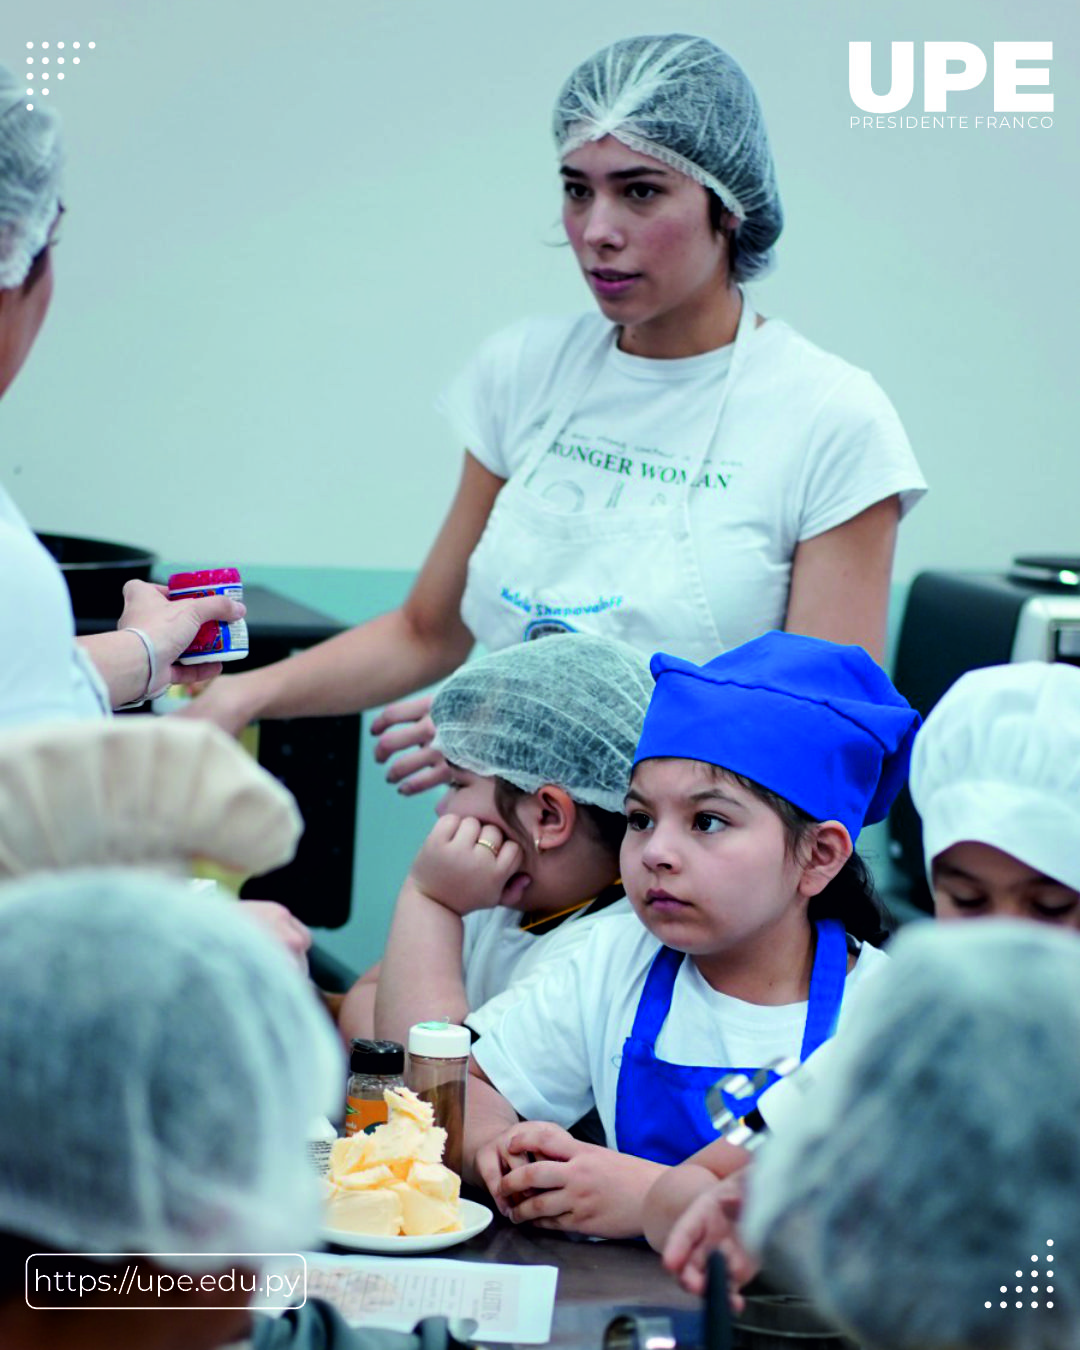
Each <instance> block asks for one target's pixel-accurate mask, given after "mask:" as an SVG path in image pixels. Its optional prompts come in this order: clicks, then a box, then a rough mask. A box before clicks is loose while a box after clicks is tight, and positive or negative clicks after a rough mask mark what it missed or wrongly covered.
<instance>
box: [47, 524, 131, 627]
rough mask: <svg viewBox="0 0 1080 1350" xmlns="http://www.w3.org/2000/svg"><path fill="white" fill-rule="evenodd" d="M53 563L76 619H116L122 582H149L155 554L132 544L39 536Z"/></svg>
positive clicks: (119, 610)
mask: <svg viewBox="0 0 1080 1350" xmlns="http://www.w3.org/2000/svg"><path fill="white" fill-rule="evenodd" d="M38 538H39V539H40V540H41V542H42V544H44V546H45V547H46V548H47V549H48V551H49V552H50V553H51V554H52V556H53V557H54V558H55V559H56V561H57V563H58V564H59V566H60V571H61V572H63V574H64V580H65V581H66V582H67V586H68V590H69V591H70V592H71V608H72V609H73V610H74V611H75V617H76V619H113V620H115V619H118V618H119V617H120V613H121V611H122V610H123V608H124V597H123V588H124V582H125V581H129V580H131V579H132V578H135V580H137V581H149V580H150V571H151V569H152V568H153V566H154V564H155V563H156V562H157V560H158V558H157V554H156V553H151V552H150V551H149V549H145V548H136V547H135V546H134V545H133V544H114V543H112V542H111V541H109V540H106V539H80V538H79V537H78V536H76V535H71V534H39V535H38Z"/></svg>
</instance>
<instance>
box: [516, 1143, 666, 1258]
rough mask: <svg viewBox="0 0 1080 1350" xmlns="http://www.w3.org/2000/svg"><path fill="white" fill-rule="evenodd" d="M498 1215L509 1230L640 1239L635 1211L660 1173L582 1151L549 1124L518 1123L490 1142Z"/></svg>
mask: <svg viewBox="0 0 1080 1350" xmlns="http://www.w3.org/2000/svg"><path fill="white" fill-rule="evenodd" d="M497 1143H498V1147H499V1159H500V1166H501V1168H502V1173H503V1174H502V1176H501V1178H500V1180H499V1183H498V1186H499V1194H498V1197H497V1199H498V1200H499V1201H501V1202H502V1203H501V1204H500V1209H502V1206H503V1205H505V1209H503V1213H504V1214H506V1215H507V1217H509V1218H510V1219H511V1220H512V1221H513V1222H514V1223H534V1224H536V1226H537V1227H538V1228H553V1229H557V1230H559V1231H561V1232H569V1233H584V1234H586V1235H588V1236H592V1237H607V1238H625V1237H640V1236H641V1232H642V1219H641V1205H642V1201H643V1200H644V1198H645V1194H646V1192H647V1191H648V1189H649V1187H650V1186H651V1185H652V1183H653V1182H654V1181H655V1180H656V1179H657V1177H658V1176H659V1175H660V1173H661V1172H662V1171H663V1170H664V1169H663V1167H662V1166H661V1165H660V1164H659V1163H654V1162H649V1161H648V1160H647V1159H645V1158H636V1157H633V1156H632V1155H631V1154H629V1153H617V1152H615V1150H614V1149H610V1148H602V1147H600V1146H599V1145H598V1144H585V1143H582V1142H581V1140H579V1139H575V1138H574V1137H573V1136H572V1135H570V1134H568V1133H567V1131H566V1130H564V1129H561V1128H560V1127H559V1126H558V1125H553V1124H551V1123H550V1122H549V1121H536V1120H531V1121H524V1122H523V1123H522V1124H520V1125H516V1126H514V1127H513V1129H511V1130H508V1131H507V1132H506V1134H504V1135H503V1136H501V1138H500V1139H499V1140H498V1141H497Z"/></svg>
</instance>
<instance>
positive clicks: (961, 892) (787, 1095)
mask: <svg viewBox="0 0 1080 1350" xmlns="http://www.w3.org/2000/svg"><path fill="white" fill-rule="evenodd" d="M1078 766H1080V669H1077V668H1075V667H1073V666H1069V665H1064V664H1052V663H1047V662H1041V661H1031V662H1022V663H1019V664H1015V665H1004V666H991V667H988V668H986V669H982V670H974V671H970V672H969V673H968V674H966V675H963V676H962V677H961V678H960V679H959V680H958V681H957V682H956V684H954V685H953V687H952V688H951V689H950V690H949V691H948V693H946V694H945V696H944V698H942V699H941V701H940V702H939V703H938V704H937V705H936V707H935V708H934V709H933V711H932V712H931V713H930V714H929V716H928V717H927V719H926V723H925V725H924V726H923V727H922V729H921V730H920V731H919V733H918V735H917V736H916V737H915V745H914V749H913V751H912V757H911V779H910V786H911V795H912V799H913V800H914V802H915V806H916V809H917V810H918V812H919V814H920V816H921V818H922V827H923V850H924V856H925V859H926V872H927V877H928V879H929V881H930V885H931V888H932V891H933V895H934V909H935V916H936V918H937V919H938V920H943V921H952V920H955V919H978V918H989V917H995V916H997V917H1008V918H1022V919H1031V920H1035V921H1036V922H1039V923H1043V924H1054V925H1058V926H1060V927H1063V928H1071V929H1080V767H1078ZM877 992H880V991H875V992H874V993H873V995H872V996H873V997H876V996H877ZM833 1053H834V1052H833V1051H832V1049H830V1051H829V1052H828V1056H829V1057H828V1058H826V1057H824V1056H819V1057H818V1059H816V1060H815V1062H814V1066H813V1069H812V1071H811V1073H812V1075H813V1077H815V1078H817V1077H821V1076H822V1071H823V1070H824V1069H826V1067H827V1069H828V1072H829V1073H830V1074H831V1073H832V1072H833V1066H832V1063H831V1057H832V1055H833ZM810 1078H811V1074H807V1073H803V1072H800V1073H799V1074H797V1075H795V1076H793V1077H792V1078H791V1079H789V1080H788V1081H787V1082H785V1083H784V1084H783V1085H782V1086H779V1087H778V1088H777V1089H776V1090H774V1091H772V1092H770V1093H768V1094H767V1095H766V1097H765V1098H764V1099H763V1100H762V1103H761V1114H762V1116H763V1117H764V1119H765V1122H766V1124H767V1125H768V1126H769V1128H770V1130H772V1132H773V1133H786V1131H787V1130H788V1129H790V1128H791V1127H792V1126H793V1125H794V1123H795V1122H796V1121H797V1120H798V1118H799V1116H800V1115H801V1112H802V1109H803V1101H804V1098H805V1096H806V1094H807V1093H808V1092H810V1091H812V1090H814V1084H813V1083H812V1082H811V1081H810ZM746 1158H747V1155H745V1154H744V1153H742V1151H741V1150H736V1149H734V1148H731V1147H730V1146H725V1145H723V1144H719V1145H714V1146H713V1148H712V1149H711V1150H709V1151H708V1152H707V1154H706V1155H705V1156H703V1157H702V1158H701V1159H700V1160H691V1162H692V1164H693V1166H692V1169H691V1168H688V1169H686V1170H685V1172H684V1174H683V1176H681V1177H678V1176H675V1175H674V1174H672V1175H671V1176H670V1177H669V1178H667V1179H665V1182H664V1183H663V1186H662V1188H661V1187H658V1189H657V1192H656V1194H655V1195H654V1196H652V1197H651V1205H650V1208H651V1216H650V1231H649V1237H650V1240H651V1241H652V1242H653V1245H654V1246H656V1247H658V1248H663V1250H664V1259H665V1263H666V1264H667V1265H668V1267H669V1269H671V1270H672V1271H673V1272H674V1273H676V1274H678V1275H679V1277H680V1279H682V1281H683V1283H684V1284H686V1285H687V1287H689V1288H691V1289H693V1290H695V1291H698V1292H700V1290H701V1289H702V1288H703V1287H704V1278H705V1262H706V1258H707V1255H708V1252H709V1251H710V1250H712V1249H713V1248H714V1247H717V1246H721V1247H722V1248H723V1249H724V1250H725V1252H726V1255H727V1257H728V1260H729V1264H731V1265H733V1266H734V1268H735V1270H736V1272H738V1273H740V1274H741V1275H742V1276H748V1275H749V1274H751V1273H752V1271H753V1265H752V1263H750V1262H748V1261H747V1260H746V1257H745V1253H744V1252H742V1251H741V1249H740V1247H739V1244H738V1240H737V1235H736V1230H735V1224H736V1221H737V1219H738V1216H739V1213H740V1210H741V1193H742V1184H741V1182H740V1183H738V1184H734V1180H733V1182H730V1183H721V1184H720V1185H718V1186H712V1185H710V1176H709V1173H710V1172H713V1173H717V1174H721V1173H723V1172H724V1171H726V1170H729V1169H731V1170H735V1169H737V1168H738V1167H741V1166H742V1165H743V1164H744V1163H745V1161H746ZM699 1162H700V1169H699V1167H698V1163H699ZM703 1188H704V1191H703ZM697 1195H700V1197H701V1198H700V1199H695V1196H697ZM673 1225H674V1226H673Z"/></svg>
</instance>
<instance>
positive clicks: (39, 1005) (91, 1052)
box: [0, 868, 345, 1270]
mask: <svg viewBox="0 0 1080 1350" xmlns="http://www.w3.org/2000/svg"><path fill="white" fill-rule="evenodd" d="M344 1071H345V1066H344V1058H343V1053H342V1048H341V1045H340V1043H339V1041H338V1038H337V1036H336V1035H335V1033H334V1030H333V1028H332V1026H331V1023H330V1020H329V1019H328V1018H327V1016H326V1014H325V1012H324V1011H323V1010H322V1008H321V1007H320V1006H319V1003H318V1001H317V999H316V997H315V995H314V993H313V992H312V990H311V988H310V987H309V985H308V983H307V981H306V980H304V979H303V978H302V977H301V976H300V975H299V973H298V972H297V971H296V970H295V969H294V967H293V965H292V964H291V962H290V960H289V958H288V957H287V956H286V954H285V953H284V951H283V950H282V949H281V947H280V945H279V944H278V943H277V942H275V941H274V940H273V939H272V938H270V937H269V936H268V935H266V934H264V933H262V932H260V931H259V930H258V929H257V928H255V927H253V926H252V924H251V923H250V922H249V921H248V920H247V919H245V918H244V916H243V915H242V914H240V912H239V911H238V909H237V907H236V906H235V905H232V904H229V903H227V902H225V901H223V900H221V899H218V898H216V897H208V896H200V895H192V893H191V892H190V890H189V889H188V888H187V887H186V886H185V885H183V884H182V883H180V882H179V881H176V880H173V879H171V878H168V877H160V876H154V875H152V874H148V873H145V872H137V871H133V870H125V871H120V870H110V869H107V868H95V869H93V870H83V871H72V872H66V873H63V874H60V875H42V876H36V877H30V878H24V879H23V880H20V881H16V882H6V883H4V884H3V885H0V1082H2V1083H3V1091H2V1093H0V1232H3V1233H7V1234H10V1235H12V1236H14V1237H18V1238H22V1239H24V1240H32V1241H34V1242H37V1243H42V1244H44V1245H46V1246H48V1247H49V1248H51V1249H53V1250H58V1251H67V1252H81V1253H89V1252H144V1253H147V1254H150V1253H154V1254H156V1259H157V1260H158V1261H159V1262H160V1263H161V1264H162V1265H165V1266H168V1267H171V1268H173V1269H179V1270H185V1269H188V1270H190V1269H194V1270H211V1269H217V1268H220V1267H221V1266H222V1265H225V1264H227V1263H228V1258H229V1256H230V1255H241V1254H244V1253H256V1252H277V1251H293V1250H296V1249H297V1247H298V1246H300V1245H304V1244H306V1243H308V1242H310V1241H311V1240H312V1239H313V1238H314V1237H315V1235H316V1232H317V1225H318V1215H319V1184H318V1178H317V1176H316V1175H315V1172H314V1170H313V1169H312V1167H311V1165H310V1162H309V1161H308V1157H307V1151H306V1147H305V1140H306V1137H307V1131H308V1125H309V1122H310V1119H311V1117H313V1116H316V1115H318V1114H320V1113H322V1112H326V1111H328V1110H331V1109H333V1104H334V1103H335V1100H338V1101H339V1100H340V1092H341V1083H342V1081H343V1080H342V1075H343V1074H344Z"/></svg>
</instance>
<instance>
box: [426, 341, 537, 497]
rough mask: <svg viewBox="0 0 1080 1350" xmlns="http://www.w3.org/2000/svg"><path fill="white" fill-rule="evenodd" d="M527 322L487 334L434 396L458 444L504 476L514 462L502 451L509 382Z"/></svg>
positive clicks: (508, 418) (507, 426) (506, 439)
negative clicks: (463, 364)
mask: <svg viewBox="0 0 1080 1350" xmlns="http://www.w3.org/2000/svg"><path fill="white" fill-rule="evenodd" d="M528 327H529V321H528V320H523V321H521V322H519V323H516V324H513V325H512V326H511V327H509V328H504V329H502V330H501V331H500V332H498V333H495V334H493V335H492V336H491V337H489V338H487V339H486V340H485V341H484V342H483V343H481V345H480V347H479V348H478V349H477V351H476V352H475V353H474V355H473V357H472V359H471V360H470V361H469V363H468V365H466V366H465V368H464V370H461V371H459V372H458V374H457V375H456V376H455V377H454V378H453V379H452V380H451V381H450V383H449V384H448V385H447V386H446V387H445V388H444V389H443V391H442V392H441V393H440V394H439V396H438V398H437V399H436V400H435V407H436V410H437V411H438V412H440V413H442V414H443V416H444V417H446V419H447V420H448V421H449V423H450V425H451V427H453V429H454V432H455V434H456V435H457V437H458V439H459V442H460V444H461V445H463V446H464V447H465V448H466V449H467V450H468V451H469V453H470V454H471V455H472V456H473V457H474V458H475V459H477V460H479V461H480V463H481V464H482V465H483V466H484V468H485V469H490V471H491V472H492V473H494V474H497V475H498V476H499V477H500V478H509V477H510V474H511V472H512V471H513V467H514V466H513V465H512V464H511V463H510V460H509V456H508V453H507V450H508V443H509V438H510V437H509V433H510V421H511V415H512V410H513V407H514V397H513V391H512V389H511V388H510V387H509V386H510V385H511V384H512V383H513V380H514V375H515V371H517V369H518V366H519V363H520V356H521V349H522V346H523V343H524V340H525V335H526V332H527V329H528Z"/></svg>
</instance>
